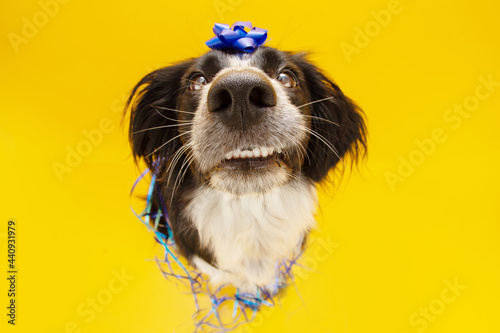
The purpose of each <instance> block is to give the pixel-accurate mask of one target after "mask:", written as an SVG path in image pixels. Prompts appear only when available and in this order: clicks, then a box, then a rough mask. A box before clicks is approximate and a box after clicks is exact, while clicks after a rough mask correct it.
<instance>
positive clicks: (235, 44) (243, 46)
mask: <svg viewBox="0 0 500 333" xmlns="http://www.w3.org/2000/svg"><path fill="white" fill-rule="evenodd" d="M245 28H246V29H247V30H248V31H247V30H245ZM213 31H214V34H215V37H212V38H211V39H209V40H207V41H206V42H205V44H207V46H208V47H209V48H211V49H215V50H235V51H239V52H248V53H250V52H253V51H255V49H257V48H258V47H259V46H261V45H262V44H264V42H265V41H266V39H267V30H265V29H261V28H257V27H254V26H253V25H252V23H251V22H243V21H238V22H236V23H234V24H233V25H232V26H231V27H229V25H228V24H223V23H215V25H214V28H213Z"/></svg>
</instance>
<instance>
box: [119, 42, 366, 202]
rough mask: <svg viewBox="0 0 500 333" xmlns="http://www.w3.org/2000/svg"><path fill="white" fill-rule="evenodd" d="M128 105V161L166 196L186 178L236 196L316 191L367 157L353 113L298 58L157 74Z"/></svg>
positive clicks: (267, 57) (198, 63) (209, 59)
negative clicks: (349, 160) (336, 170)
mask: <svg viewBox="0 0 500 333" xmlns="http://www.w3.org/2000/svg"><path fill="white" fill-rule="evenodd" d="M128 104H129V105H131V107H130V108H131V113H130V127H129V137H130V142H131V144H132V148H133V154H134V156H135V158H136V159H140V158H143V159H144V161H145V162H146V164H147V165H148V167H149V168H150V169H151V170H155V172H156V173H157V175H158V177H159V178H158V179H159V181H160V182H161V184H162V185H163V186H164V187H166V188H169V191H168V193H169V194H170V195H171V196H173V195H174V193H175V192H176V190H178V189H179V187H180V186H182V185H181V184H182V182H183V181H185V180H186V179H187V178H189V180H190V182H191V183H194V184H196V185H199V186H202V185H203V186H210V187H212V188H215V189H217V190H220V191H224V192H229V193H232V194H235V195H243V194H248V193H263V192H266V191H268V190H270V189H272V188H276V187H279V186H282V185H284V184H287V183H289V182H291V181H293V180H295V179H298V178H300V179H306V180H310V181H312V182H316V183H318V182H320V181H322V180H323V179H325V177H326V176H327V174H328V172H329V171H330V170H331V169H332V168H333V167H335V166H336V165H337V163H338V162H339V161H341V160H342V158H343V157H344V156H345V155H346V154H348V153H351V155H352V157H353V160H355V159H356V158H358V157H359V156H360V154H361V153H362V152H364V150H365V147H366V142H365V124H364V120H363V116H362V112H361V110H360V109H359V108H358V107H357V106H356V105H355V103H353V101H351V100H350V99H349V98H348V97H346V96H345V95H344V94H343V93H342V91H341V90H340V89H339V87H338V86H337V85H336V84H335V83H333V82H332V81H331V80H330V79H329V78H328V77H327V76H325V75H324V74H323V73H322V72H321V70H319V69H318V68H317V67H315V66H314V65H313V64H311V63H310V62H309V61H308V60H307V58H306V56H305V55H304V54H300V53H299V54H293V53H288V52H283V51H279V50H277V49H274V48H270V47H260V48H258V49H257V50H256V51H255V52H253V53H243V54H242V53H237V52H232V51H220V50H212V51H209V52H207V53H206V54H204V55H203V56H201V57H199V58H194V59H190V60H187V61H184V62H181V63H179V64H176V65H173V66H170V67H165V68H161V69H158V70H155V71H153V72H152V73H150V74H148V75H146V76H145V77H144V78H143V79H142V80H141V81H140V82H139V83H138V84H137V85H136V86H135V88H134V89H133V92H132V94H131V96H130V98H129V101H128Z"/></svg>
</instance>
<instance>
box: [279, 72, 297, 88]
mask: <svg viewBox="0 0 500 333" xmlns="http://www.w3.org/2000/svg"><path fill="white" fill-rule="evenodd" d="M276 80H278V81H280V82H281V84H283V85H284V86H285V87H287V88H295V87H296V86H297V81H296V80H295V77H294V75H293V74H292V73H291V72H289V71H285V72H281V73H280V74H278V77H277V78H276Z"/></svg>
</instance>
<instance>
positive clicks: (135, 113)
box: [125, 60, 193, 169]
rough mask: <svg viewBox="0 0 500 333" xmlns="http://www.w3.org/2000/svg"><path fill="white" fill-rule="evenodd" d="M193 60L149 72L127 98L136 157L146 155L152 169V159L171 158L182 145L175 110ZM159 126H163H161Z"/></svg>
mask: <svg viewBox="0 0 500 333" xmlns="http://www.w3.org/2000/svg"><path fill="white" fill-rule="evenodd" d="M192 62H193V60H188V61H185V62H182V63H179V64H176V65H173V66H170V67H164V68H160V69H158V70H155V71H153V72H151V73H149V74H148V75H146V76H145V77H144V78H142V80H141V81H139V83H137V85H136V86H135V87H134V89H133V90H132V93H131V94H130V97H129V98H128V101H127V104H126V110H127V109H128V108H130V124H129V141H130V144H131V146H132V152H133V154H134V159H135V160H136V161H137V160H138V159H140V158H144V161H145V162H146V164H147V165H148V167H149V168H150V169H152V168H153V165H152V164H153V161H155V160H163V159H164V160H168V159H169V158H170V157H171V156H172V155H173V154H174V153H175V152H176V151H177V149H179V148H180V146H181V142H180V139H179V137H178V136H179V131H178V128H177V126H176V125H177V123H178V122H177V121H176V120H177V112H175V111H174V110H175V109H176V108H177V98H178V96H179V93H180V91H181V89H180V88H181V81H182V77H183V75H184V74H185V73H186V71H187V70H188V69H189V67H191V65H192ZM126 114H127V113H126V112H125V115H126ZM160 126H164V127H161V128H158V127H160ZM155 128H156V129H155Z"/></svg>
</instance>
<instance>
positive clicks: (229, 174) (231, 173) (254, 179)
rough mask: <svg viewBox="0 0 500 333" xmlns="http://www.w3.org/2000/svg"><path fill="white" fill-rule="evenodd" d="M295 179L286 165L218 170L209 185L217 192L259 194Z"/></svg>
mask: <svg viewBox="0 0 500 333" xmlns="http://www.w3.org/2000/svg"><path fill="white" fill-rule="evenodd" d="M293 178H294V177H293V175H292V174H291V173H290V171H289V170H288V168H287V167H286V166H284V165H275V166H269V167H266V168H262V169H257V170H241V169H240V170H232V169H218V170H217V171H215V172H213V173H212V174H211V176H210V178H209V181H208V184H209V185H210V186H211V187H212V188H214V189H216V190H219V191H222V192H226V193H231V194H234V195H244V194H259V193H265V192H268V191H270V190H272V189H273V188H276V187H279V186H283V185H285V184H286V183H288V182H289V181H291V180H292V179H293Z"/></svg>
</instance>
